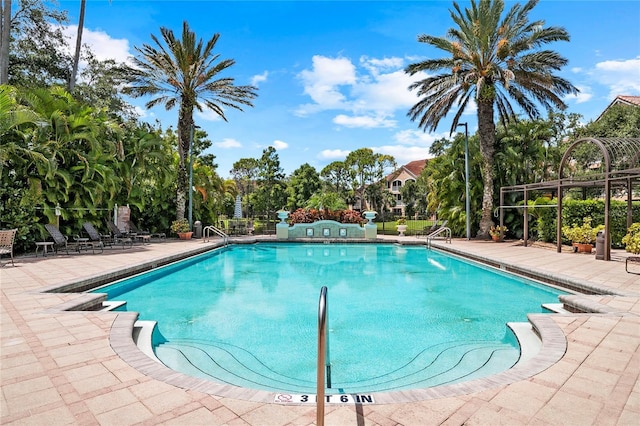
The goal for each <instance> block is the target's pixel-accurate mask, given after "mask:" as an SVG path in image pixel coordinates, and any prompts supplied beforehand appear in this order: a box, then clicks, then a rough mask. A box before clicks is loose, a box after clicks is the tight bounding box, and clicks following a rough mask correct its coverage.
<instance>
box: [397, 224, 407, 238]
mask: <svg viewBox="0 0 640 426" xmlns="http://www.w3.org/2000/svg"><path fill="white" fill-rule="evenodd" d="M396 228H397V229H398V232H399V233H400V236H401V237H404V233H405V232H406V231H407V225H398V226H397V227H396Z"/></svg>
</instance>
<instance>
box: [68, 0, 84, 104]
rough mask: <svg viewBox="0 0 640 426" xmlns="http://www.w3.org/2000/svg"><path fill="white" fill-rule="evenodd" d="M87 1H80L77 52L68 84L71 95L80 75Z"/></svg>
mask: <svg viewBox="0 0 640 426" xmlns="http://www.w3.org/2000/svg"><path fill="white" fill-rule="evenodd" d="M86 2H87V0H80V17H79V18H78V34H77V35H76V50H75V52H74V54H73V66H72V68H71V76H70V77H69V82H68V84H67V90H68V91H69V93H71V92H73V88H74V87H75V85H76V76H77V75H78V64H79V63H80V48H81V47H82V32H83V30H84V12H85V9H86V6H87V3H86Z"/></svg>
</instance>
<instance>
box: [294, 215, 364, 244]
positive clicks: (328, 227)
mask: <svg viewBox="0 0 640 426" xmlns="http://www.w3.org/2000/svg"><path fill="white" fill-rule="evenodd" d="M287 228H288V229H287V230H288V235H287V239H289V240H293V239H298V238H318V239H325V238H337V239H340V238H345V239H348V238H364V237H365V229H364V227H362V226H360V225H358V224H355V223H340V222H336V221H334V220H319V221H317V222H314V223H296V224H294V225H293V226H288V227H287Z"/></svg>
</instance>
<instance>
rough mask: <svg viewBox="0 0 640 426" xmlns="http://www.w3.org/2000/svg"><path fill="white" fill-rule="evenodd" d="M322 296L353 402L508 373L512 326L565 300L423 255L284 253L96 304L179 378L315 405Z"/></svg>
mask: <svg viewBox="0 0 640 426" xmlns="http://www.w3.org/2000/svg"><path fill="white" fill-rule="evenodd" d="M275 265H277V266H278V268H277V269H273V266H275ZM322 286H327V287H328V289H329V303H328V304H329V346H330V359H331V364H332V388H333V389H335V390H336V391H339V392H348V393H355V392H378V391H388V390H399V389H409V388H424V387H430V386H436V385H440V384H446V383H455V382H458V381H463V380H471V379H474V378H478V377H484V376H488V375H491V374H494V373H496V372H499V371H503V370H505V369H507V368H509V367H511V366H512V365H513V364H514V363H515V362H517V360H518V357H519V348H518V345H517V341H516V339H515V338H514V336H513V334H512V333H511V332H510V331H509V329H508V328H507V327H506V326H505V324H506V322H511V321H526V314H527V313H530V312H542V311H543V310H542V308H541V307H540V305H541V303H546V302H555V301H556V300H557V296H558V294H562V292H560V291H557V290H555V289H551V288H548V287H544V286H541V285H538V284H535V283H533V282H530V281H526V280H523V279H520V278H515V277H512V276H508V275H506V274H501V273H496V272H495V271H492V270H489V269H487V268H483V267H480V266H478V265H474V264H471V263H467V262H464V261H460V260H458V259H456V258H453V257H450V256H447V255H445V254H443V253H440V252H437V251H432V250H426V249H425V248H424V247H411V246H398V245H390V244H383V245H378V244H331V245H319V244H281V243H277V244H273V243H271V244H265V243H260V244H255V245H251V246H231V247H229V248H226V249H221V250H216V251H214V252H212V253H208V254H205V255H201V256H197V257H196V258H193V259H189V260H187V261H183V262H180V263H179V264H176V265H171V266H169V267H165V268H160V269H158V270H155V271H153V272H151V273H147V274H143V275H140V276H137V277H134V278H131V279H128V280H124V281H121V282H119V283H117V284H115V285H112V286H109V287H107V288H103V289H99V290H97V291H98V292H106V293H108V295H109V299H111V300H126V301H127V305H126V309H127V310H130V311H136V312H140V318H141V319H149V320H156V321H158V327H157V333H156V337H155V339H154V340H155V343H156V346H155V352H156V355H157V356H158V357H159V358H160V359H161V360H162V362H163V363H165V364H166V365H167V366H169V367H171V368H173V369H174V370H177V371H181V372H184V373H186V374H189V375H192V376H196V377H201V378H206V379H209V380H213V381H216V382H221V383H230V384H234V385H237V386H241V387H248V388H256V389H266V390H272V391H274V390H275V391H285V392H299V393H310V392H312V391H313V390H314V389H315V381H314V380H315V368H316V338H317V337H316V332H317V307H318V294H319V290H320V288H321V287H322ZM185 308H187V309H185Z"/></svg>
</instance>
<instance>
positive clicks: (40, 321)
mask: <svg viewBox="0 0 640 426" xmlns="http://www.w3.org/2000/svg"><path fill="white" fill-rule="evenodd" d="M406 241H407V242H415V238H413V237H407V238H406ZM209 245H210V243H202V242H199V241H171V240H170V241H168V242H166V243H154V244H151V245H144V246H141V245H136V246H135V247H134V248H132V249H126V250H122V249H120V248H114V249H107V250H105V253H104V254H96V255H91V254H82V255H71V256H67V255H59V256H53V257H52V256H50V257H47V258H42V257H38V258H35V257H33V256H31V257H23V258H19V259H18V260H17V262H16V265H17V266H16V267H15V268H13V267H11V266H6V267H4V268H1V269H0V290H1V291H2V297H1V301H2V317H1V326H2V327H1V331H0V338H1V357H0V362H1V364H0V381H1V384H2V403H1V404H2V405H1V406H0V413H1V417H0V423H1V424H3V425H10V424H29V425H40V424H43V425H44V424H46V425H58V424H60V425H63V424H81V425H94V424H101V425H133V424H146V425H152V424H168V425H170V424H174V425H196V424H208V425H311V424H315V416H316V412H315V406H314V405H305V406H302V405H292V406H288V405H277V404H273V403H263V402H256V401H251V400H246V399H233V398H228V397H222V396H219V395H212V394H209V393H207V392H205V391H203V390H201V389H198V390H194V389H183V388H180V387H176V386H173V385H170V384H167V383H166V381H161V380H157V379H155V378H153V377H152V376H149V375H146V374H143V373H142V372H140V371H139V369H135V368H133V367H131V365H130V364H128V363H127V362H125V361H124V360H123V359H122V358H121V357H120V356H118V355H117V354H116V352H115V351H114V349H113V347H112V343H111V341H110V334H112V332H113V331H112V328H113V327H114V325H116V324H117V323H119V321H122V319H123V318H124V317H126V316H127V315H131V313H115V312H78V311H68V312H60V311H59V307H60V306H61V305H63V304H65V303H69V302H71V301H73V300H77V299H79V298H82V297H84V296H82V295H78V294H61V293H43V292H42V290H44V289H50V288H52V287H57V286H60V285H62V284H70V283H73V282H77V281H82V280H86V279H88V278H91V277H93V276H97V275H103V274H111V275H114V274H116V273H117V271H121V270H127V269H130V268H133V267H135V266H136V265H141V264H149V265H151V264H158V263H161V262H162V259H165V258H167V257H173V256H181V255H183V254H184V253H187V252H193V251H199V250H202V249H204V248H208V246H209ZM443 247H444V248H446V249H451V250H454V251H458V252H461V253H462V252H464V253H467V254H471V255H473V256H476V257H482V258H484V259H485V260H488V261H490V262H492V263H494V264H496V265H499V266H500V267H502V268H504V269H510V268H519V269H521V270H522V271H529V272H532V273H535V274H541V275H543V276H544V275H548V276H558V277H560V278H561V279H563V280H565V281H566V282H570V283H583V284H586V285H587V286H588V287H591V288H602V289H607V290H608V291H609V293H613V294H610V295H606V296H602V295H599V296H571V297H570V299H571V300H569V301H570V302H571V303H575V304H576V306H585V305H589V306H591V307H594V308H595V309H597V310H598V311H599V312H602V313H599V314H564V315H549V316H548V317H549V318H550V319H551V320H552V321H553V323H555V324H557V327H559V329H560V330H561V331H562V333H563V334H564V335H565V336H566V340H567V350H566V353H565V355H564V356H563V357H562V359H561V360H560V361H559V362H557V363H555V364H554V365H552V366H551V367H550V368H548V369H546V370H545V371H542V372H540V373H538V374H535V375H534V376H532V377H528V378H523V379H522V380H518V381H515V382H512V383H510V384H499V383H496V384H495V386H493V387H491V388H490V389H483V390H478V389H473V388H472V387H469V389H468V390H467V391H466V392H464V393H463V394H460V395H456V396H448V397H447V396H441V397H437V398H431V399H425V400H419V401H416V402H411V403H388V404H376V405H357V406H354V405H328V406H327V408H326V417H325V419H326V420H325V424H327V425H432V424H433V425H436V424H445V425H462V424H465V425H486V424H491V425H494V424H509V425H525V424H532V425H545V424H554V425H563V424H566V425H596V424H597V425H608V424H611V425H616V424H617V425H636V424H638V418H640V385H639V384H638V375H639V373H640V350H639V348H640V303H639V301H640V275H633V274H627V273H625V271H624V262H623V261H622V260H621V258H622V257H623V256H624V255H625V253H619V252H616V253H614V259H615V260H614V261H611V262H604V261H596V260H595V259H594V256H593V255H581V254H573V253H556V252H555V250H553V249H546V248H538V247H522V246H521V245H519V244H517V243H511V242H505V243H490V242H476V241H471V242H468V241H464V240H454V241H453V243H452V244H446V245H444V244H443ZM497 308H498V309H499V306H497ZM116 332H117V330H116ZM248 399H251V398H248Z"/></svg>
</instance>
